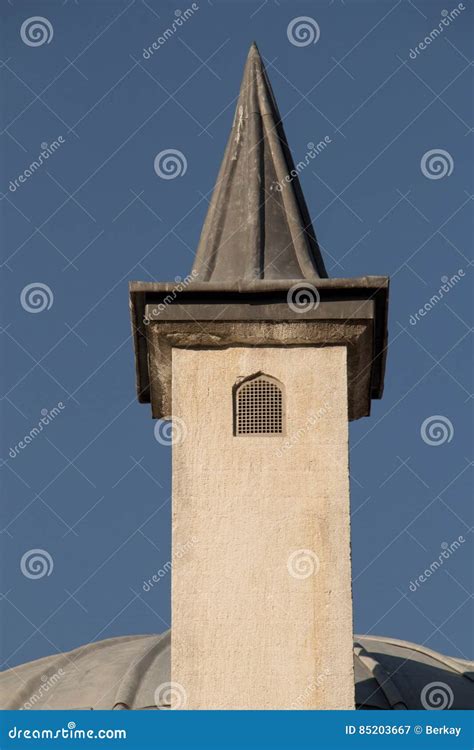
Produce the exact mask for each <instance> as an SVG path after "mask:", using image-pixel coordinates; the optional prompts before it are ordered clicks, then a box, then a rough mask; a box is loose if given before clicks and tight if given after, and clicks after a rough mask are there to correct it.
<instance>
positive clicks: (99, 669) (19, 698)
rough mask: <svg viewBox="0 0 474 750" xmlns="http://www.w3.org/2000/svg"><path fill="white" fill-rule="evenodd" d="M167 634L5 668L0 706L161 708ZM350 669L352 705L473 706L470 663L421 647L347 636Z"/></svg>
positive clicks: (165, 700)
mask: <svg viewBox="0 0 474 750" xmlns="http://www.w3.org/2000/svg"><path fill="white" fill-rule="evenodd" d="M170 635H171V632H170V631H168V632H166V633H164V634H162V635H141V636H140V635H139V636H126V637H122V638H110V639H107V640H104V641H99V642H97V643H90V644H88V645H86V646H82V647H81V648H78V649H75V650H74V651H69V652H67V653H63V654H55V655H52V656H47V657H45V658H43V659H38V660H36V661H32V662H29V663H28V664H23V665H22V666H19V667H15V668H14V669H9V670H7V671H5V672H3V673H2V674H1V675H0V709H20V710H21V709H26V710H28V709H35V710H41V709H70V710H74V709H84V710H91V709H92V710H100V709H134V710H146V709H148V710H150V709H151V710H153V709H157V708H158V709H166V708H169V695H170V689H171V688H170V683H169V681H170V651H171V649H170ZM354 671H355V692H356V706H357V708H358V709H381V710H382V709H423V708H433V709H443V708H446V709H447V708H451V709H472V708H474V684H473V683H474V663H473V662H468V661H464V660H461V659H453V658H450V657H447V656H442V655H441V654H438V653H436V652H435V651H431V650H430V649H428V648H426V647H425V646H418V645H416V644H413V643H408V642H406V641H399V640H396V639H394V638H378V637H373V636H355V637H354ZM177 688H178V689H179V688H181V686H177ZM181 690H182V689H181ZM305 690H311V685H306V686H305V685H302V694H303V693H304V691H305ZM181 699H182V701H184V700H185V698H184V693H183V694H182V695H181ZM182 707H183V708H184V707H185V703H184V705H183V706H182ZM288 708H296V709H297V708H299V706H298V698H296V700H294V699H292V698H291V697H289V699H288Z"/></svg>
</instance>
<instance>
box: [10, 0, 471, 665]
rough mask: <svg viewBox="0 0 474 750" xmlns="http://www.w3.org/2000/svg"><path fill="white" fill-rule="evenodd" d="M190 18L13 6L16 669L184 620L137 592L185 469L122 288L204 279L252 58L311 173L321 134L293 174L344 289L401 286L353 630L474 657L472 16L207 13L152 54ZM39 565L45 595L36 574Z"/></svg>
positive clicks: (355, 537)
mask: <svg viewBox="0 0 474 750" xmlns="http://www.w3.org/2000/svg"><path fill="white" fill-rule="evenodd" d="M461 5H463V4H462V3H461ZM190 7H191V4H188V5H186V6H185V5H183V4H182V5H177V4H175V3H168V2H160V3H157V2H154V1H153V0H147V1H146V2H144V1H143V0H135V1H134V2H133V1H132V0H127V1H125V0H109V1H108V2H105V1H102V2H96V1H95V2H92V0H79V1H78V2H74V1H73V0H68V1H66V2H62V1H59V0H58V1H55V2H53V1H51V2H43V1H41V0H38V1H35V2H21V3H20V2H18V1H17V0H11V2H4V3H3V6H2V11H1V13H2V22H3V23H2V31H1V35H2V42H3V44H2V47H3V58H4V63H3V66H2V68H1V70H0V80H1V91H2V108H1V119H2V124H1V133H2V136H1V140H0V143H1V158H2V170H1V173H2V175H3V177H2V179H3V184H2V186H1V193H2V195H3V200H2V201H1V209H2V219H3V220H2V255H3V261H4V262H3V265H2V270H1V274H2V283H3V289H4V293H3V295H2V301H3V313H4V315H3V317H4V323H3V325H4V327H5V328H4V331H3V335H2V344H3V357H4V359H3V360H2V361H3V362H4V363H5V365H4V367H3V368H2V394H3V396H4V398H3V401H2V407H3V419H2V450H1V458H2V459H3V464H2V470H1V476H2V498H3V500H2V514H1V516H2V517H1V525H0V527H1V529H2V530H3V532H2V535H1V551H0V555H1V562H2V564H1V574H0V575H1V581H0V591H1V592H2V598H1V601H0V607H1V610H2V626H1V631H0V632H1V638H0V650H1V656H2V658H1V663H2V665H3V667H8V666H13V665H15V664H19V663H22V662H25V661H28V660H31V659H35V658H38V657H40V656H44V655H46V654H50V653H54V652H56V651H64V650H68V649H71V648H74V647H76V646H79V645H81V644H83V643H86V642H89V641H92V640H98V639H101V638H106V637H112V636H116V635H124V634H133V633H157V632H161V631H162V630H164V629H166V628H167V627H168V625H169V622H170V580H169V576H166V577H164V578H163V579H162V580H161V581H160V583H159V585H156V586H154V587H153V589H152V590H151V591H149V592H145V591H144V590H143V582H144V581H145V580H147V579H149V578H151V576H152V575H153V574H154V573H156V572H157V571H158V570H159V569H160V568H162V567H163V565H165V564H166V562H167V561H168V560H169V559H170V523H171V521H170V508H171V503H170V493H171V486H170V460H171V455H170V448H169V447H167V446H163V445H160V444H159V443H158V442H157V440H156V439H155V437H154V430H153V428H154V423H153V421H152V419H151V413H150V409H149V406H144V405H139V404H138V403H137V401H136V397H135V383H134V359H133V349H132V342H131V339H130V322H129V311H128V293H127V287H128V282H129V281H130V280H145V281H146V280H173V279H175V277H177V276H185V275H186V274H187V273H188V272H189V271H190V269H191V265H192V261H193V253H194V251H195V248H196V246H197V242H198V239H199V233H200V230H201V226H202V223H203V220H204V216H205V212H206V207H207V202H208V200H209V198H210V194H211V192H212V187H213V183H214V180H215V178H216V175H217V170H218V168H219V164H220V160H221V157H222V154H223V150H224V146H225V143H226V140H227V137H228V133H229V129H230V126H231V122H232V117H233V111H234V106H235V97H236V96H237V94H238V88H239V85H240V79H241V75H242V70H243V66H244V62H245V58H246V55H247V51H248V48H249V45H250V43H251V42H252V41H253V40H256V41H257V43H258V45H259V48H260V51H261V54H262V56H263V57H264V60H265V61H266V64H267V70H268V74H269V77H270V79H271V82H272V85H273V88H274V91H275V95H276V98H277V101H278V105H279V108H280V110H281V113H282V116H283V120H284V127H285V130H286V133H287V136H288V140H289V143H290V147H291V149H292V152H293V156H294V159H295V161H299V160H300V159H302V158H304V156H305V154H306V152H307V148H308V146H307V144H308V143H310V142H312V143H317V142H319V141H321V140H323V139H324V138H325V137H327V138H328V139H329V142H328V145H327V147H326V148H325V149H324V150H323V151H322V152H321V153H320V154H319V156H318V157H317V158H316V159H315V160H313V161H312V162H311V164H310V166H308V167H307V168H306V169H305V170H304V171H303V173H302V174H301V183H302V187H303V190H304V192H305V196H306V200H307V203H308V206H309V210H310V214H311V216H312V218H313V222H314V225H315V229H316V232H317V235H318V239H319V241H320V244H321V246H322V248H323V253H324V257H325V261H326V265H327V268H328V271H329V274H330V275H331V276H362V275H366V274H367V275H385V274H386V275H389V276H391V279H392V282H391V299H390V321H389V326H390V328H389V330H390V347H389V352H388V361H387V374H386V387H385V394H384V398H383V400H381V401H378V402H374V403H373V408H372V415H371V417H370V418H367V419H362V420H359V421H358V422H355V423H352V424H351V429H350V437H351V454H350V460H351V507H352V564H353V579H354V586H353V593H354V617H355V625H354V629H355V632H357V633H370V634H379V635H387V636H392V637H396V638H403V639H407V640H412V641H415V642H419V643H424V644H425V645H427V646H428V647H431V648H434V649H437V650H440V651H442V652H444V653H448V654H450V655H453V656H458V657H461V658H462V657H464V658H469V657H471V658H472V655H473V648H472V646H473V643H472V632H473V629H472V609H470V605H469V592H470V591H471V590H472V534H471V531H470V529H471V527H472V500H471V497H472V491H471V489H472V484H471V483H472V479H471V473H470V468H469V461H470V449H471V446H472V433H471V427H470V422H471V418H470V400H469V398H470V392H471V390H472V388H471V380H472V376H471V351H472V350H471V344H470V340H469V327H470V325H471V322H470V315H471V311H472V293H471V291H470V288H469V285H470V283H472V282H471V278H470V274H471V268H470V261H469V250H470V245H471V242H470V240H471V236H472V224H471V222H470V217H471V216H472V209H471V205H472V204H471V201H472V192H473V189H472V174H471V171H472V170H471V165H472V131H471V127H472V97H471V95H470V91H471V88H470V87H471V85H472V82H471V80H470V79H471V78H472V68H469V60H470V59H471V56H472V50H471V49H470V46H471V45H472V27H473V15H472V14H473V9H472V5H471V3H470V2H468V1H467V0H466V2H465V3H464V5H463V7H464V8H465V10H461V11H460V13H459V15H456V16H455V17H454V16H453V18H452V19H451V17H450V21H449V23H447V22H446V24H445V25H443V24H442V19H443V18H444V20H445V21H446V18H447V16H446V14H444V15H443V14H442V11H443V10H447V11H448V12H451V11H452V9H453V8H457V7H458V6H457V5H455V4H453V5H452V6H451V5H447V4H446V3H445V2H444V0H443V2H438V0H430V2H424V1H423V0H416V2H410V0H399V1H398V2H397V1H396V0H390V2H388V1H387V2H385V1H382V2H381V1H380V0H377V2H375V1H373V2H369V1H366V2H363V1H358V0H357V1H356V0H353V1H351V2H349V1H346V2H342V0H333V1H332V2H330V1H329V0H327V1H326V2H311V3H309V2H299V1H298V0H297V1H296V2H291V3H290V2H282V1H280V2H278V3H277V2H273V1H271V0H267V1H266V2H260V0H258V1H257V2H218V0H212V2H211V0H201V1H200V2H198V3H197V4H196V7H197V9H196V10H195V11H193V13H192V14H188V16H189V17H188V18H187V20H186V21H185V22H182V23H181V25H180V26H177V25H176V24H175V30H174V31H173V33H172V34H171V35H168V38H167V40H166V42H165V43H164V44H162V45H161V46H160V47H159V49H156V50H154V52H153V54H151V55H149V56H148V57H147V56H146V55H145V56H144V55H143V51H144V49H146V48H148V47H150V46H151V45H152V44H153V42H156V40H158V39H159V38H160V37H162V35H163V33H164V32H165V31H166V29H168V28H172V25H173V21H174V20H176V19H177V18H179V16H180V15H182V14H184V13H185V11H186V9H187V8H190ZM179 11H181V14H180V13H179ZM35 16H40V17H41V19H42V20H40V22H39V23H40V26H41V28H40V30H39V36H38V35H36V36H35V35H32V36H31V37H29V36H28V24H26V25H24V24H25V22H26V21H28V19H31V18H32V17H35ZM301 17H309V19H310V20H309V22H306V23H308V24H309V35H310V38H309V43H306V42H307V41H308V38H305V37H303V38H298V37H296V41H300V42H301V41H303V42H304V44H295V43H294V41H295V37H294V38H293V41H292V39H291V38H290V37H291V32H289V31H288V27H289V25H290V24H291V23H292V22H293V20H294V19H298V18H301ZM300 23H301V22H300ZM440 23H441V26H442V29H443V30H442V32H440V33H439V34H435V35H432V36H431V37H430V42H429V44H424V43H423V40H424V39H425V38H426V37H427V36H428V35H430V33H431V32H432V31H433V29H439V28H440ZM29 25H31V22H30V24H29ZM22 29H23V30H22ZM311 34H312V36H313V38H312V39H311ZM25 40H26V41H25ZM420 42H422V43H423V47H424V49H423V48H420V46H419V45H420ZM416 48H418V51H417V50H416ZM410 51H412V55H411V56H410ZM55 142H56V144H58V143H59V145H56V146H54V147H53V149H52V153H51V154H50V155H49V156H48V158H47V160H45V162H44V163H43V164H41V165H40V167H39V168H38V169H37V170H35V171H34V172H33V173H32V174H30V175H28V176H25V170H26V169H27V168H28V166H29V165H30V164H31V162H32V161H33V160H35V159H38V157H39V154H40V152H41V151H42V150H44V149H45V144H47V145H48V147H50V148H51V144H54V143H55ZM168 149H175V150H178V151H180V152H181V154H182V155H183V157H184V160H185V162H186V170H185V171H183V173H182V174H181V175H180V176H177V177H176V178H175V179H168V180H166V179H162V178H160V176H159V175H158V174H157V173H156V171H155V169H154V162H155V157H156V156H157V154H159V153H160V152H161V151H164V150H168ZM430 152H434V153H433V154H431V153H430ZM436 155H438V157H439V158H438V159H437V156H436ZM433 156H434V161H433ZM20 175H23V179H22V180H21V181H20V180H19V176H20ZM15 180H17V184H15V182H14V181H15ZM10 181H13V186H14V187H15V189H12V187H11V182H10ZM461 271H462V274H461V273H460V272H461ZM455 274H457V280H455V282H454V283H451V282H450V283H449V284H448V287H449V288H448V291H447V292H444V293H443V295H442V298H440V299H439V301H436V302H435V303H434V304H431V303H430V304H429V305H428V307H429V308H430V309H428V310H426V308H425V305H427V303H429V300H430V299H431V298H433V295H435V294H437V293H438V292H439V290H440V287H441V285H442V284H443V281H442V279H444V278H445V277H448V278H449V279H452V278H453V276H454V275H455ZM38 284H40V285H43V286H42V287H41V286H40V288H39V290H38V294H39V296H36V297H35V296H34V289H35V288H36V287H37V285H38ZM30 285H33V286H32V287H30ZM32 290H33V296H32ZM438 296H440V295H438ZM43 307H44V309H42V310H41V311H40V308H43ZM421 308H423V310H424V312H426V314H425V315H424V316H419V319H418V320H417V319H416V318H415V323H413V322H410V319H411V316H414V315H415V314H416V313H417V311H418V310H420V309H421ZM59 403H61V404H62V405H63V408H61V407H58V404H59ZM55 407H56V409H57V411H58V413H57V414H56V413H55V416H54V419H52V420H49V422H50V423H49V424H47V425H45V426H44V429H43V430H41V432H40V434H38V435H37V436H35V438H34V439H33V440H32V441H31V442H30V443H29V444H28V445H26V447H24V448H18V445H19V443H20V441H21V440H22V439H23V438H24V436H25V435H26V434H28V433H30V431H31V430H32V429H33V428H34V427H35V426H38V423H39V421H40V420H41V418H42V416H44V414H45V412H44V411H42V410H46V412H48V413H51V410H52V409H53V408H55ZM426 420H429V421H428V423H427V424H430V423H431V422H432V421H434V423H435V425H436V423H438V424H439V423H440V424H441V429H440V431H438V432H436V429H435V431H434V432H433V433H432V434H431V438H430V436H429V434H428V439H426V437H425V440H424V439H423V437H422V426H423V424H424V423H425V422H426ZM430 441H431V442H432V443H433V442H434V443H435V444H434V445H433V444H430ZM15 446H16V448H15ZM12 452H13V454H14V457H12ZM459 537H462V538H463V540H465V541H463V542H462V543H459V545H458V548H456V549H455V551H454V552H453V553H452V554H449V555H448V558H449V559H448V558H443V565H442V567H441V568H440V569H439V570H437V571H436V572H435V573H434V574H433V575H432V576H430V577H429V578H428V579H427V580H425V581H424V582H422V583H420V584H417V585H415V586H414V588H415V590H412V589H413V586H412V587H411V588H410V583H411V582H412V583H413V582H415V581H416V580H417V579H418V578H419V576H420V574H423V571H424V570H426V569H427V568H429V566H430V565H431V564H432V563H433V561H435V560H438V559H439V555H440V554H441V553H442V552H443V550H444V551H446V546H445V545H448V546H449V545H451V544H452V543H453V542H454V541H455V540H458V539H459ZM36 549H39V550H43V560H46V568H47V570H48V572H49V575H43V576H41V577H29V576H27V575H24V573H23V572H22V565H21V561H22V559H23V561H24V564H23V568H24V567H25V565H26V562H25V560H27V559H28V557H26V558H25V557H24V556H25V555H26V556H28V553H30V551H31V550H36ZM44 552H45V553H47V556H45V555H44Z"/></svg>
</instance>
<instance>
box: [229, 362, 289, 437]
mask: <svg viewBox="0 0 474 750" xmlns="http://www.w3.org/2000/svg"><path fill="white" fill-rule="evenodd" d="M283 417H284V414H283V388H282V384H281V383H279V382H278V381H277V380H275V379H274V378H271V377H269V376H268V375H263V374H262V373H258V374H257V375H252V376H251V377H250V378H246V379H245V380H244V381H242V382H241V383H239V384H237V385H236V386H234V435H281V434H282V433H283V428H284V424H283V423H284V419H283Z"/></svg>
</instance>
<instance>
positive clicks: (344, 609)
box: [130, 45, 388, 709]
mask: <svg viewBox="0 0 474 750" xmlns="http://www.w3.org/2000/svg"><path fill="white" fill-rule="evenodd" d="M130 288H131V292H130V296H131V307H132V321H133V330H134V336H135V352H136V365H137V381H138V397H139V400H140V401H142V402H151V405H152V414H153V417H155V418H158V419H172V420H173V435H174V440H173V448H172V451H173V514H172V516H173V522H172V523H173V529H172V537H173V538H172V544H173V571H172V664H171V669H172V672H171V679H172V682H173V683H176V684H175V685H174V686H173V688H172V690H171V694H172V695H174V696H175V703H174V705H175V707H181V708H192V709H215V708H233V709H291V708H306V709H351V708H354V675H353V666H352V660H353V631H352V596H351V563H350V521H349V519H350V516H349V470H348V421H349V420H351V419H358V418H360V417H363V416H368V415H369V413H370V403H371V399H372V398H380V397H381V395H382V388H383V376H384V364H385V351H386V338H387V329H386V316H387V299H388V280H387V278H385V277H370V276H369V277H367V276H365V277H362V278H356V279H329V278H327V274H326V271H325V268H324V263H323V260H322V258H321V254H320V251H319V247H318V243H317V240H316V237H315V234H314V232H313V228H312V226H311V221H310V218H309V214H308V210H307V208H306V204H305V202H304V199H303V195H302V193H301V189H300V185H299V181H298V176H297V170H296V169H295V167H294V163H293V161H292V158H291V155H290V151H289V148H288V144H287V140H286V137H285V134H284V132H283V126H282V123H281V118H280V115H279V113H278V109H277V106H276V103H275V99H274V96H273V93H272V90H271V87H270V83H269V81H268V78H267V75H266V73H265V71H264V68H263V64H262V61H261V58H260V55H259V53H258V50H257V48H256V46H255V45H253V46H252V48H251V50H250V53H249V56H248V60H247V64H246V67H245V72H244V77H243V81H242V86H241V90H240V96H239V100H238V103H237V108H236V112H235V117H234V123H233V126H232V130H231V133H230V138H229V142H228V144H227V148H226V151H225V155H224V159H223V162H222V167H221V170H220V173H219V176H218V179H217V182H216V186H215V189H214V194H213V197H212V201H211V204H210V206H209V210H208V214H207V218H206V221H205V224H204V228H203V231H202V235H201V240H200V243H199V247H198V250H197V253H196V259H195V263H194V268H193V273H192V274H191V275H190V276H189V277H187V278H186V279H185V280H184V281H183V282H181V284H180V285H176V284H173V283H162V282H160V283H148V282H133V283H132V284H131V287H130Z"/></svg>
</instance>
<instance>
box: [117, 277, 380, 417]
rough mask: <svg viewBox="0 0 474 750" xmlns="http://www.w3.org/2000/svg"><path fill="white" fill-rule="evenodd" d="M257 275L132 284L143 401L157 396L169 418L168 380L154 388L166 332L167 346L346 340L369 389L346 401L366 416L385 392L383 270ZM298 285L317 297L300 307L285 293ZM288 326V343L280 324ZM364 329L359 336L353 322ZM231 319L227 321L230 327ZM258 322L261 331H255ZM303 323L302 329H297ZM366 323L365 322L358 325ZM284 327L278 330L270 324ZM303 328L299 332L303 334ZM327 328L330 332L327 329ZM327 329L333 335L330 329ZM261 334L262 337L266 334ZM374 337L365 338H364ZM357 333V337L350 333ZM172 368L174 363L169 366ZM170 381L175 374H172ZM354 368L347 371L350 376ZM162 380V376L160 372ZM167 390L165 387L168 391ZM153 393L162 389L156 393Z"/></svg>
mask: <svg viewBox="0 0 474 750" xmlns="http://www.w3.org/2000/svg"><path fill="white" fill-rule="evenodd" d="M315 281H316V284H313V282H312V281H309V280H307V279H306V280H301V279H294V280H285V281H280V280H274V281H272V280H258V281H255V282H249V281H248V280H246V281H245V282H244V283H239V282H237V283H220V282H201V283H199V282H193V281H191V283H189V284H188V285H186V280H184V281H183V282H179V283H177V282H158V283H150V282H141V281H137V282H131V283H130V306H131V315H132V331H133V337H134V346H135V365H136V380H137V394H138V400H139V401H140V402H141V403H150V402H152V407H153V416H155V417H169V416H171V415H170V414H167V413H165V412H166V410H167V409H169V408H171V405H170V404H171V402H170V396H169V395H168V396H167V395H166V394H164V393H163V384H161V385H160V386H159V387H158V386H156V387H154V386H155V383H154V382H153V381H154V380H156V379H157V369H156V367H158V368H159V367H160V363H159V362H158V363H157V362H155V361H154V360H156V359H157V358H160V357H163V356H164V352H165V349H164V348H163V347H162V346H157V345H156V342H157V341H158V338H159V337H160V336H161V339H162V340H164V341H165V343H166V347H168V344H169V347H170V351H171V348H172V347H173V346H180V347H183V346H184V347H187V346H188V347H189V346H201V347H206V346H208V347H210V346H222V347H225V346H232V345H240V346H242V345H245V342H246V341H248V345H249V346H252V345H260V346H262V345H268V346H285V345H302V344H304V345H314V346H324V345H326V346H328V345H347V346H348V349H350V350H351V351H353V355H352V360H351V361H352V365H351V366H352V368H353V373H352V377H354V376H355V377H357V378H359V374H358V373H365V374H364V381H365V383H366V386H365V385H364V387H366V390H367V393H366V396H365V397H364V398H363V400H362V401H363V403H362V402H361V399H360V394H359V395H358V397H357V399H358V401H359V403H358V404H355V403H352V405H351V399H350V404H349V416H350V418H351V419H357V418H358V417H360V416H365V415H368V414H369V412H370V400H371V399H380V398H381V397H382V393H383V383H384V373H385V361H386V351H387V311H388V288H389V280H388V278H387V277H385V276H364V277H360V278H354V279H327V278H325V279H322V278H320V279H317V280H315ZM295 285H298V286H299V287H300V288H302V289H304V288H305V287H307V288H308V289H309V290H311V289H314V288H317V295H318V298H319V299H318V303H317V304H315V305H308V309H305V310H300V309H298V310H295V309H294V306H290V305H289V304H288V295H289V292H290V290H292V289H293V288H294V287H295ZM285 323H287V324H291V335H290V339H289V340H288V341H285V340H283V337H282V335H281V331H282V324H285ZM356 323H358V324H359V328H358V330H359V333H358V334H357V336H356V335H355V327H354V326H355V324H356ZM226 324H227V325H226ZM259 324H260V329H259V330H260V331H261V334H260V335H259V336H258V337H256V335H255V331H256V330H257V328H256V327H258V325H259ZM298 326H300V327H298ZM361 326H362V328H361ZM274 329H275V331H277V330H278V331H279V332H280V333H279V334H278V335H276V336H273V333H272V332H273V330H274ZM361 330H364V336H363V341H364V349H363V350H362V349H360V351H359V352H356V351H355V349H356V339H357V338H358V337H359V338H360V340H361V341H362V337H361V336H360V331H361ZM300 331H301V337H300V336H299V335H298V334H299V332H300ZM326 332H327V333H326ZM329 334H330V335H329ZM262 336H263V337H264V338H263V339H262ZM368 336H369V337H370V339H368V338H367V337H368ZM351 337H352V338H351ZM167 369H168V372H169V371H170V369H171V363H168V365H167ZM166 377H167V379H168V380H169V378H170V375H169V374H168V375H167V376H166ZM350 377H351V373H349V378H350ZM158 379H162V375H161V374H160V375H159V376H158ZM167 388H168V386H166V388H165V390H166V389H167ZM156 394H159V396H157V395H156Z"/></svg>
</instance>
